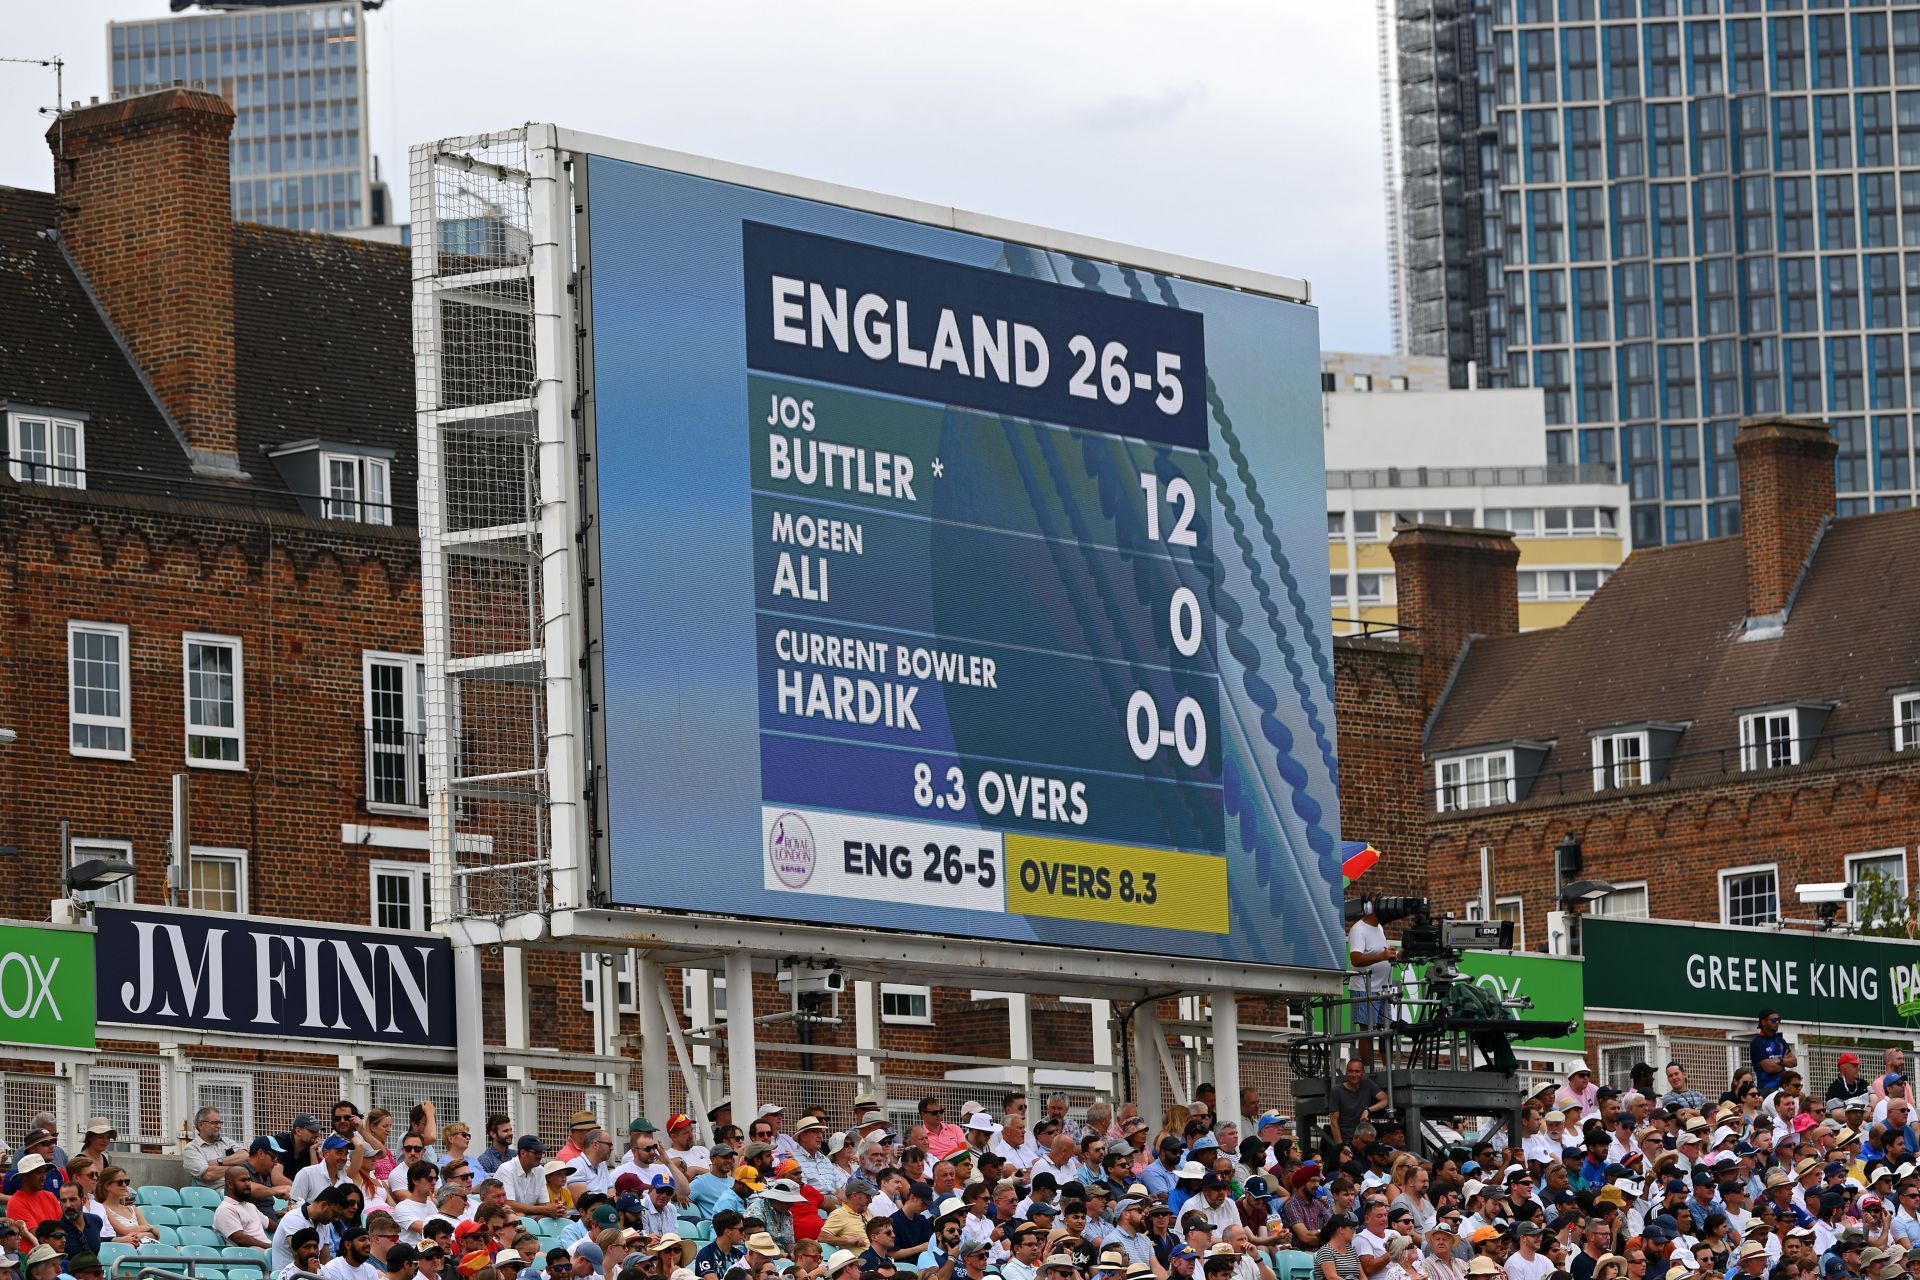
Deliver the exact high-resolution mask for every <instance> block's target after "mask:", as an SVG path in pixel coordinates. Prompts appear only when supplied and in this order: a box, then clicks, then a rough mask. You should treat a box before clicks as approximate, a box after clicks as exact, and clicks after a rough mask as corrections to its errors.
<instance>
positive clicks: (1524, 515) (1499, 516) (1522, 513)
mask: <svg viewBox="0 0 1920 1280" xmlns="http://www.w3.org/2000/svg"><path fill="white" fill-rule="evenodd" d="M1536 517H1537V513H1536V512H1535V511H1534V509H1533V508H1532V507H1488V508H1487V514H1486V527H1487V528H1489V529H1505V530H1506V531H1507V532H1508V533H1511V534H1512V535H1513V536H1514V537H1516V538H1531V537H1532V536H1533V534H1534V530H1535V529H1536V528H1538V526H1539V522H1538V520H1537V518H1536Z"/></svg>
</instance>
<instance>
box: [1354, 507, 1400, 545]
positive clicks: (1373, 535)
mask: <svg viewBox="0 0 1920 1280" xmlns="http://www.w3.org/2000/svg"><path fill="white" fill-rule="evenodd" d="M1383 525H1384V526H1385V528H1386V529H1387V531H1388V532H1389V533H1391V532H1392V529H1393V525H1392V523H1391V522H1390V521H1382V520H1381V519H1380V513H1379V512H1378V511H1356V512H1354V513H1353V536H1354V538H1355V539H1356V540H1357V541H1360V542H1378V541H1380V539H1381V537H1382V534H1381V532H1380V530H1381V528H1382V526H1383Z"/></svg>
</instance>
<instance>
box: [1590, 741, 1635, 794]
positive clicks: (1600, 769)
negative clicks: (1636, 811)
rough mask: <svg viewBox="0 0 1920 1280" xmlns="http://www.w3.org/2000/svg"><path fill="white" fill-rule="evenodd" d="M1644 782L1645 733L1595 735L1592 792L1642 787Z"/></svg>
mask: <svg viewBox="0 0 1920 1280" xmlns="http://www.w3.org/2000/svg"><path fill="white" fill-rule="evenodd" d="M1647 782H1648V776H1647V735H1646V734H1645V733H1605V734H1595V735H1594V739H1593V789H1594V790H1595V791H1617V790H1619V789H1620V788H1621V787H1644V786H1646V785H1647Z"/></svg>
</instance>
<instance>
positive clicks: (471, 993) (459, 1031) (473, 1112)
mask: <svg viewBox="0 0 1920 1280" xmlns="http://www.w3.org/2000/svg"><path fill="white" fill-rule="evenodd" d="M453 1029H454V1030H453V1034H454V1064H455V1071H456V1074H457V1076H458V1079H459V1087H460V1118H461V1119H463V1120H465V1121H466V1122H467V1124H468V1125H469V1126H484V1125H485V1124H486V1119H487V1066H486V1059H487V1055H486V1048H487V1046H486V1028H485V1022H484V1020H483V1019H482V1018H481V1016H480V948H478V947H476V946H474V945H473V944H472V943H470V942H455V943H454V944H453Z"/></svg>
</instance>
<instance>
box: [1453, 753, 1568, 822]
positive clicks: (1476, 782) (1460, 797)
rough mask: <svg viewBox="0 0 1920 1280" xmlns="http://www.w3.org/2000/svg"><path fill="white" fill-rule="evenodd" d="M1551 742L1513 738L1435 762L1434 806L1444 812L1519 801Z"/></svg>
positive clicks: (1537, 772) (1538, 771)
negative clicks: (1525, 740) (1524, 740)
mask: <svg viewBox="0 0 1920 1280" xmlns="http://www.w3.org/2000/svg"><path fill="white" fill-rule="evenodd" d="M1552 750H1553V744H1552V743H1551V742H1523V741H1520V740H1517V739H1516V740H1514V741H1510V742H1501V743H1496V744H1492V745H1489V746H1484V747H1479V748H1477V749H1475V750H1472V751H1461V752H1458V753H1456V754H1453V755H1449V756H1444V757H1442V758H1440V759H1437V760H1435V761H1434V762H1433V784H1434V806H1435V808H1436V809H1438V810H1439V811H1440V812H1441V813H1451V812H1453V811H1454V810H1456V809H1481V808H1485V807H1486V806H1488V805H1496V804H1518V803H1520V802H1521V801H1522V800H1525V799H1526V798H1527V793H1528V792H1529V791H1531V790H1533V783H1534V780H1535V779H1536V778H1538V777H1539V776H1540V767H1541V765H1543V764H1545V763H1546V759H1547V753H1548V752H1550V751H1552Z"/></svg>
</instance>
